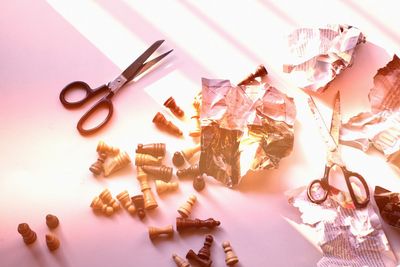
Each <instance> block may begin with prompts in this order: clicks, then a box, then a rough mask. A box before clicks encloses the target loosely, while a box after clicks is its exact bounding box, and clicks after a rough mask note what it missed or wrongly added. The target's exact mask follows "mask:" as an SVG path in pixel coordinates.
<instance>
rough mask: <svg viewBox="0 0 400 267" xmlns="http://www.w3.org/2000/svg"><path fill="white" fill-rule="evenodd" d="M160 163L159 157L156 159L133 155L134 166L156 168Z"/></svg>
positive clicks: (150, 156) (138, 154)
mask: <svg viewBox="0 0 400 267" xmlns="http://www.w3.org/2000/svg"><path fill="white" fill-rule="evenodd" d="M161 161H162V158H161V157H158V158H156V157H153V156H152V155H149V154H140V153H136V155H135V165H136V166H143V165H151V166H158V165H161Z"/></svg>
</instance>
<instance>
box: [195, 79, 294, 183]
mask: <svg viewBox="0 0 400 267" xmlns="http://www.w3.org/2000/svg"><path fill="white" fill-rule="evenodd" d="M295 117H296V108H295V105H294V101H293V99H292V98H290V97H288V96H286V95H285V94H283V93H282V92H280V91H279V90H277V89H276V88H274V87H272V86H270V85H269V84H267V83H265V82H254V83H253V84H247V85H241V86H235V85H232V84H231V82H230V81H229V80H218V79H205V78H203V79H202V104H201V112H200V122H201V155H200V162H199V167H200V171H201V172H202V173H203V172H204V173H207V175H209V176H213V177H214V178H215V179H217V180H218V181H220V182H222V183H223V184H225V185H226V186H228V187H232V186H234V185H236V184H238V183H239V182H240V180H241V177H243V176H244V175H245V174H246V173H247V172H248V171H249V170H261V169H271V168H277V167H278V164H279V161H280V160H281V158H283V157H285V156H287V155H289V154H290V152H291V151H292V149H293V142H294V128H293V126H294V121H295Z"/></svg>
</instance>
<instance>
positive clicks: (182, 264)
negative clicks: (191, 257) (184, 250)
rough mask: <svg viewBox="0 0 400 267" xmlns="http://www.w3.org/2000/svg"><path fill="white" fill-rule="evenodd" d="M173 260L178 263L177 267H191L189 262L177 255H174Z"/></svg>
mask: <svg viewBox="0 0 400 267" xmlns="http://www.w3.org/2000/svg"><path fill="white" fill-rule="evenodd" d="M172 259H173V260H174V262H175V263H176V266H177V267H190V264H189V262H187V261H186V260H185V259H183V258H181V257H179V256H178V255H177V254H175V253H174V254H172Z"/></svg>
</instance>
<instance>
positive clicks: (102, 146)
mask: <svg viewBox="0 0 400 267" xmlns="http://www.w3.org/2000/svg"><path fill="white" fill-rule="evenodd" d="M96 150H97V152H98V153H99V154H100V153H106V154H108V155H110V156H115V155H118V154H119V148H116V147H112V146H110V145H107V144H106V143H105V142H104V141H103V140H100V141H99V143H98V144H97V149H96Z"/></svg>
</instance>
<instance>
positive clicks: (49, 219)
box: [46, 214, 60, 229]
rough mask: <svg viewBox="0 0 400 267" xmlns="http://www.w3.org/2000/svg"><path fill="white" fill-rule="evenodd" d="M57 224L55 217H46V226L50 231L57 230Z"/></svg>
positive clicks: (48, 215)
mask: <svg viewBox="0 0 400 267" xmlns="http://www.w3.org/2000/svg"><path fill="white" fill-rule="evenodd" d="M59 223H60V222H59V220H58V218H57V216H54V215H52V214H47V215H46V224H47V227H49V228H50V229H54V228H57V226H58V224H59Z"/></svg>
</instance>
